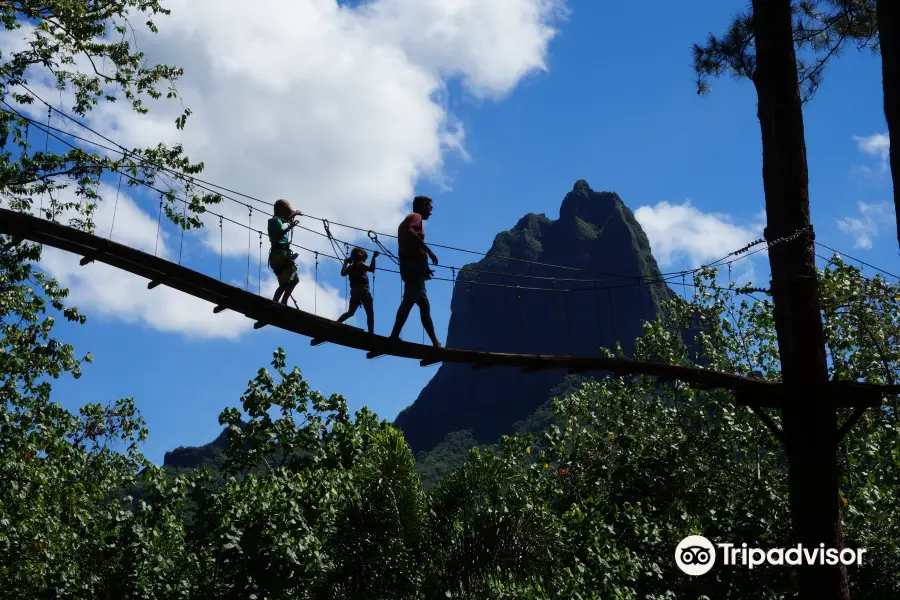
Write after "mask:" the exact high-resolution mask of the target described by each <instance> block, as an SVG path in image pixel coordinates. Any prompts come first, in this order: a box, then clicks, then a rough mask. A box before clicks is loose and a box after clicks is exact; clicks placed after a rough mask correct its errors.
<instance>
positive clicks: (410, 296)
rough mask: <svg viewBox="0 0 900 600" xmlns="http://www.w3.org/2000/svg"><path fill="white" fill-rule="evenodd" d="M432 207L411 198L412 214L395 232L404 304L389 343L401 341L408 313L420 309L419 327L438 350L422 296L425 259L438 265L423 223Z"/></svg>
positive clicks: (426, 200) (427, 200)
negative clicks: (416, 308) (426, 242)
mask: <svg viewBox="0 0 900 600" xmlns="http://www.w3.org/2000/svg"><path fill="white" fill-rule="evenodd" d="M433 209H434V203H433V201H432V200H431V198H429V197H428V196H416V197H415V198H413V211H412V212H411V213H410V214H408V215H407V216H406V218H405V219H403V222H402V223H400V227H399V228H398V229H397V246H398V251H397V258H398V259H400V278H401V279H403V284H404V285H403V300H402V301H401V302H400V308H399V309H397V320H396V321H395V322H394V330H393V331H392V332H391V339H392V340H396V339H399V338H400V330H401V329H403V325H404V324H405V323H406V319H407V318H409V311H411V310H412V307H413V305H415V304H418V305H419V316H420V317H421V318H422V327H424V328H425V333H427V334H428V337H429V338H431V343H432V345H434V346H435V347H437V348H440V347H441V343H440V342H439V341H438V339H437V335H435V333H434V322H433V321H432V320H431V304H429V302H428V295H427V294H426V293H425V282H426V281H427V280H429V279H431V269H429V268H428V259H429V258H430V259H431V262H432V263H434V264H437V262H438V259H437V256H435V255H434V252H432V251H431V248H429V247H428V246H426V245H425V221H427V220H428V217H430V216H431V212H432V210H433Z"/></svg>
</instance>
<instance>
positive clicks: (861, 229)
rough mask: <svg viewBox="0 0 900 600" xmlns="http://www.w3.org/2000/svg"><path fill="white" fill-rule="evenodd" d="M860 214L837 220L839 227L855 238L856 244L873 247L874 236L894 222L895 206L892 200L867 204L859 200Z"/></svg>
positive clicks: (867, 248)
mask: <svg viewBox="0 0 900 600" xmlns="http://www.w3.org/2000/svg"><path fill="white" fill-rule="evenodd" d="M858 206H859V216H858V217H845V218H843V219H838V220H837V225H838V229H840V230H841V231H843V232H844V233H846V234H847V235H851V236H853V238H854V240H855V241H854V246H855V247H857V248H862V249H863V250H871V249H872V238H874V237H878V235H879V234H880V233H881V230H882V229H884V228H885V227H890V226H892V225H893V223H894V206H893V204H891V203H890V202H878V203H876V204H867V203H865V202H859V203H858Z"/></svg>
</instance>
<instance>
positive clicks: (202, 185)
mask: <svg viewBox="0 0 900 600" xmlns="http://www.w3.org/2000/svg"><path fill="white" fill-rule="evenodd" d="M0 102H2V103H3V104H6V105H7V106H10V105H9V104H7V103H6V102H5V101H2V100H0ZM50 108H51V109H53V110H56V109H55V108H53V107H52V106H51V107H50ZM0 112H6V113H10V112H11V113H12V114H15V115H17V116H18V117H20V118H21V119H23V120H25V121H26V123H33V122H35V121H34V120H33V119H30V118H29V117H27V116H24V115H22V114H21V113H19V112H18V111H15V109H13V110H12V111H6V110H2V109H0ZM66 116H68V115H66ZM76 122H77V121H76ZM79 124H80V123H79ZM86 128H87V129H88V130H89V131H91V132H94V130H93V129H90V128H89V127H86ZM42 130H44V129H42ZM49 130H53V131H57V132H59V133H62V134H64V135H66V136H69V137H71V138H73V139H76V140H78V141H81V142H85V143H88V144H91V145H94V146H97V147H98V148H102V149H104V150H108V151H110V152H116V153H119V154H122V155H123V156H128V157H132V158H134V159H135V160H137V161H138V162H139V163H141V164H143V165H149V166H151V167H153V168H154V169H156V171H158V172H160V173H171V174H173V175H174V176H175V179H178V180H180V181H183V182H185V183H186V184H189V185H193V186H195V187H197V188H199V189H203V190H205V191H208V192H212V193H214V194H216V195H218V196H221V197H222V198H224V199H226V200H230V201H232V202H234V203H236V204H239V205H241V206H244V207H245V208H248V209H250V208H252V207H251V206H250V205H249V204H247V203H245V202H241V201H239V200H236V199H234V198H232V197H230V196H228V195H226V194H222V193H220V192H218V191H217V190H214V189H211V188H210V187H207V186H213V187H216V188H220V189H224V190H227V191H229V193H238V192H234V191H232V190H228V188H224V187H222V186H219V185H217V184H214V183H209V182H206V181H204V180H202V179H198V178H196V177H193V176H190V175H185V174H183V173H179V172H178V171H175V170H174V169H170V168H168V167H165V166H163V165H160V164H158V163H156V162H154V161H151V160H149V159H146V158H144V157H142V156H139V155H137V154H135V153H134V152H130V151H128V150H127V149H124V147H121V146H120V147H118V148H112V147H109V146H106V145H104V144H101V143H99V142H97V141H95V140H90V139H87V138H84V137H81V136H78V135H76V134H73V133H71V132H68V131H65V130H63V129H60V128H58V127H52V126H51V127H50V128H49ZM44 131H47V130H44ZM94 133H96V132H94ZM97 135H99V136H101V137H103V138H104V139H108V138H106V137H105V136H103V135H102V134H99V133H97ZM53 137H54V139H57V140H59V141H63V140H61V138H59V137H57V136H53ZM64 143H65V142H64ZM110 143H113V144H116V142H110ZM67 145H69V146H70V147H72V148H75V146H73V145H71V144H67ZM116 145H117V146H118V144H116ZM160 176H162V175H160ZM169 181H170V182H171V179H169ZM139 183H141V184H143V183H144V182H139ZM173 187H176V186H173ZM240 195H243V196H246V195H245V194H240ZM258 202H259V203H261V204H263V205H265V206H267V207H271V206H273V205H272V204H271V203H268V202H265V201H263V200H258ZM302 216H304V217H309V218H314V219H316V220H321V219H320V218H319V217H312V216H311V215H307V214H304V215H302ZM332 224H335V225H340V226H343V227H347V228H350V229H354V230H357V231H369V230H365V229H362V228H359V227H355V226H351V225H345V224H341V223H336V222H333V223H332ZM298 227H299V228H300V229H303V230H305V231H308V232H311V233H314V234H316V235H323V234H321V233H319V232H317V231H315V230H313V229H309V228H307V227H303V226H302V225H298ZM382 235H384V236H386V237H392V238H396V236H394V235H391V234H382ZM335 239H337V238H335ZM429 245H431V246H434V247H439V248H449V249H452V250H458V251H465V252H469V253H473V254H479V255H482V256H490V257H494V258H503V259H504V260H510V261H514V262H522V263H526V264H534V265H538V266H544V267H549V268H556V269H565V270H571V271H580V272H586V273H595V274H599V275H604V276H607V277H612V278H618V279H638V278H641V277H646V276H632V275H622V274H615V273H604V272H596V271H589V270H587V269H581V268H579V267H568V266H564V265H554V264H551V263H543V262H537V261H528V260H525V259H519V258H514V257H498V256H497V255H491V254H487V253H484V252H478V251H475V250H463V249H459V248H455V247H452V246H446V245H441V244H436V243H433V242H432V243H430V244H429ZM381 247H382V248H383V249H384V250H386V247H385V246H384V245H383V244H381ZM367 250H369V249H367ZM388 255H389V256H391V257H392V259H394V258H393V255H392V254H390V253H388ZM723 258H727V257H723ZM721 260H722V259H720V260H719V261H717V262H720V261H721ZM436 266H437V267H439V268H443V269H450V268H457V269H459V267H452V266H449V265H440V264H438V265H436ZM460 270H461V269H460ZM467 270H469V271H472V272H482V273H484V274H499V273H497V272H494V271H487V270H484V269H476V268H474V267H468V268H467ZM698 270H699V268H697V269H690V270H686V271H684V272H686V273H694V272H696V271H698ZM681 272H682V271H675V272H672V273H681ZM508 275H510V276H513V277H522V278H527V279H543V280H547V279H550V278H549V277H540V276H535V275H526V274H516V273H508ZM570 281H592V280H591V279H586V278H578V279H570Z"/></svg>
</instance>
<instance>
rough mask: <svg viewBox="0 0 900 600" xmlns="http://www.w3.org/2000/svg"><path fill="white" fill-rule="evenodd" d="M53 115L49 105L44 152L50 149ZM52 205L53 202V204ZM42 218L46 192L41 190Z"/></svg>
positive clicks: (42, 216)
mask: <svg viewBox="0 0 900 600" xmlns="http://www.w3.org/2000/svg"><path fill="white" fill-rule="evenodd" d="M52 117H53V109H52V108H50V105H49V104H48V105H47V137H46V138H45V139H44V154H47V151H48V150H49V149H50V119H51V118H52ZM51 206H52V204H51ZM51 214H52V211H51ZM41 218H42V219H43V218H44V192H41Z"/></svg>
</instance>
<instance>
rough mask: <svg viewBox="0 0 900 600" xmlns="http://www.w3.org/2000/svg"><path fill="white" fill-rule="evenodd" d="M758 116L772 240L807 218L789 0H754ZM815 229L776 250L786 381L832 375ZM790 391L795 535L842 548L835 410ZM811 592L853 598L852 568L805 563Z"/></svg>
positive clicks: (801, 570)
mask: <svg viewBox="0 0 900 600" xmlns="http://www.w3.org/2000/svg"><path fill="white" fill-rule="evenodd" d="M753 28H754V32H755V36H756V57H757V64H756V73H755V74H754V77H753V82H754V85H755V86H756V91H757V97H758V101H759V102H758V117H759V124H760V129H761V131H762V150H763V187H764V190H765V197H766V216H767V220H768V223H767V227H766V232H765V237H766V239H767V240H768V241H770V242H771V241H774V240H777V239H779V238H782V237H785V236H788V235H791V234H793V233H795V232H797V231H800V230H803V229H804V228H808V227H809V226H810V218H809V187H808V183H809V182H808V174H807V164H806V142H805V140H804V133H803V112H802V109H801V102H800V86H799V83H798V80H797V66H796V56H795V53H794V44H793V36H792V32H791V0H753ZM813 239H814V238H813V234H812V231H811V230H810V231H809V233H808V234H804V235H801V236H798V237H796V238H794V239H793V240H791V241H785V242H781V243H778V244H775V245H773V246H772V247H771V248H770V250H769V263H770V266H771V270H772V282H771V289H772V299H773V302H774V304H775V309H774V310H775V328H776V331H777V333H778V349H779V354H780V358H781V365H782V377H783V381H784V383H785V384H787V385H788V386H791V387H793V389H798V388H801V389H802V387H805V386H816V385H820V384H823V383H825V382H826V381H827V380H828V368H827V363H826V361H825V338H824V333H823V331H822V320H821V315H820V311H819V297H818V289H817V288H818V286H817V281H816V265H815V254H814V246H813ZM809 389H810V391H806V392H800V393H796V394H795V395H794V396H793V397H788V398H785V407H784V408H783V409H782V427H783V429H784V433H785V440H786V444H785V445H786V451H787V455H788V485H789V494H790V507H791V519H792V524H793V532H794V538H795V539H794V541H793V544H794V545H796V544H797V543H800V544H802V545H803V546H804V548H807V549H809V550H810V551H812V550H814V549H819V544H820V543H822V544H825V548H838V549H840V548H842V542H843V540H842V537H843V536H842V534H841V521H840V508H839V498H838V470H837V451H836V450H837V449H836V444H835V435H836V431H837V414H836V410H835V408H834V405H833V404H831V403H830V400H829V401H828V402H826V401H824V400H823V399H821V398H817V397H816V394H815V392H813V391H811V390H812V387H810V388H809ZM797 575H798V583H799V587H800V597H801V598H803V599H804V600H837V599H841V600H844V599H849V598H850V593H849V589H848V586H847V572H846V569H845V568H843V567H841V566H839V565H835V566H829V565H821V566H820V565H815V566H805V565H803V566H800V567H798V573H797Z"/></svg>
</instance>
